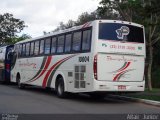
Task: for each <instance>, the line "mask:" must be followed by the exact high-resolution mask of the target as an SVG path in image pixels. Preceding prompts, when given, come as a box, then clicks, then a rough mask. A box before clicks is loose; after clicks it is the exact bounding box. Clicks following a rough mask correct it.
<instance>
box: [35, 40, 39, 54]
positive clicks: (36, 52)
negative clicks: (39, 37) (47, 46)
mask: <svg viewBox="0 0 160 120" xmlns="http://www.w3.org/2000/svg"><path fill="white" fill-rule="evenodd" d="M38 54H39V41H36V42H35V47H34V55H38Z"/></svg>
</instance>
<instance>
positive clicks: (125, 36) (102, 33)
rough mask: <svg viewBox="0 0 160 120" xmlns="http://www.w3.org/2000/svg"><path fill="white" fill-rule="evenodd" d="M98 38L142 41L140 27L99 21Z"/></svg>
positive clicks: (142, 34) (142, 36)
mask: <svg viewBox="0 0 160 120" xmlns="http://www.w3.org/2000/svg"><path fill="white" fill-rule="evenodd" d="M99 39H101V40H114V41H122V42H137V43H144V33H143V28H142V27H137V26H133V25H127V24H120V23H99Z"/></svg>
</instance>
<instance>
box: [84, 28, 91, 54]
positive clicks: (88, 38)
mask: <svg viewBox="0 0 160 120" xmlns="http://www.w3.org/2000/svg"><path fill="white" fill-rule="evenodd" d="M90 44H91V30H85V31H83V41H82V50H83V51H89V50H90V46H91V45H90Z"/></svg>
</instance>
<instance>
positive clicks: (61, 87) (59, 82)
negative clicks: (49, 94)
mask: <svg viewBox="0 0 160 120" xmlns="http://www.w3.org/2000/svg"><path fill="white" fill-rule="evenodd" d="M64 88H65V86H64V80H63V78H62V77H60V78H58V80H57V82H56V93H57V96H58V97H59V98H66V96H67V93H66V92H65V91H64Z"/></svg>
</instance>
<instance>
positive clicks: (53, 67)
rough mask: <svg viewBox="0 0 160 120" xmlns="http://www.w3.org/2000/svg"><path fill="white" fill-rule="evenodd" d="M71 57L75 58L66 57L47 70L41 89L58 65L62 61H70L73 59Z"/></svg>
mask: <svg viewBox="0 0 160 120" xmlns="http://www.w3.org/2000/svg"><path fill="white" fill-rule="evenodd" d="M73 56H75V55H72V56H69V57H66V58H64V59H62V60H60V61H58V62H57V63H55V64H54V65H53V66H52V67H51V68H50V69H49V70H48V72H47V74H46V75H45V77H44V80H43V83H42V87H43V88H45V87H46V85H47V81H48V78H49V76H50V74H51V72H52V71H53V70H54V69H55V68H56V67H57V66H58V65H60V64H61V63H63V62H64V61H66V60H68V59H70V58H71V57H73Z"/></svg>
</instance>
